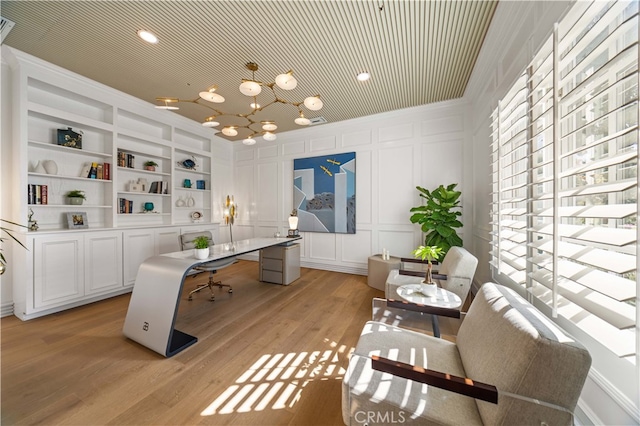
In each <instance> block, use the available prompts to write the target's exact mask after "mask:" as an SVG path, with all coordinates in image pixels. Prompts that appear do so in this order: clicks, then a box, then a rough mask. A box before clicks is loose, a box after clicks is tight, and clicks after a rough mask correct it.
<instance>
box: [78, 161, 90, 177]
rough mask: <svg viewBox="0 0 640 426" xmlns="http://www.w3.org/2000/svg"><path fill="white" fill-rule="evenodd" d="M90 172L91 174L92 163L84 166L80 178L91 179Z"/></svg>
mask: <svg viewBox="0 0 640 426" xmlns="http://www.w3.org/2000/svg"><path fill="white" fill-rule="evenodd" d="M89 172H91V163H85V165H84V166H82V170H80V177H83V178H86V177H89Z"/></svg>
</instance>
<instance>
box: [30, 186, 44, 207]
mask: <svg viewBox="0 0 640 426" xmlns="http://www.w3.org/2000/svg"><path fill="white" fill-rule="evenodd" d="M27 187H28V188H27V203H29V204H49V189H48V187H47V185H33V184H29V185H27Z"/></svg>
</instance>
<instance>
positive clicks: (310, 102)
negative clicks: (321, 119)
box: [304, 96, 323, 111]
mask: <svg viewBox="0 0 640 426" xmlns="http://www.w3.org/2000/svg"><path fill="white" fill-rule="evenodd" d="M322 105H323V104H322V100H320V97H319V96H309V97H308V98H306V99H305V100H304V106H306V107H307V108H308V109H310V110H311V111H318V110H319V109H322Z"/></svg>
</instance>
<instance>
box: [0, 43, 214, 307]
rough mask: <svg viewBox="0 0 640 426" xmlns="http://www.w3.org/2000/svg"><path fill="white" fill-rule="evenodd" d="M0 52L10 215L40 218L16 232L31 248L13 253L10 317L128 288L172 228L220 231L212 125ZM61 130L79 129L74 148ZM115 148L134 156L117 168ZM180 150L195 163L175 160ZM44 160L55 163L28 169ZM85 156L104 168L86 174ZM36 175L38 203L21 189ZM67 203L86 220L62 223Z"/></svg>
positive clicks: (175, 232) (172, 238)
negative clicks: (4, 72) (5, 82)
mask: <svg viewBox="0 0 640 426" xmlns="http://www.w3.org/2000/svg"><path fill="white" fill-rule="evenodd" d="M2 53H3V58H5V59H6V60H7V61H8V63H9V64H10V68H11V76H10V78H11V79H12V86H11V87H12V93H11V105H12V135H13V141H12V142H13V147H14V149H13V151H12V155H13V159H12V160H13V161H12V163H13V165H12V168H13V170H14V171H15V173H14V176H13V179H12V180H13V182H11V184H12V185H11V186H12V187H13V188H14V189H13V191H14V199H15V200H16V201H17V202H16V203H15V205H13V206H12V215H11V216H12V218H13V219H14V220H17V221H19V222H21V223H25V224H26V222H27V218H28V216H29V214H30V212H33V217H32V219H33V220H36V221H37V223H38V227H39V228H38V230H26V229H24V230H23V229H21V230H20V231H18V238H19V239H20V240H21V241H22V242H24V244H25V245H26V246H27V247H28V248H29V251H28V252H27V251H16V253H15V255H13V256H12V260H14V262H13V267H12V268H11V269H12V271H13V272H12V273H13V274H14V276H13V280H12V282H13V286H14V288H13V296H14V305H15V308H14V313H15V314H16V315H17V316H18V317H20V318H22V319H29V318H33V317H37V316H41V315H45V314H47V313H51V312H56V311H60V310H63V309H67V308H69V307H72V306H78V305H82V304H85V303H89V302H92V301H95V300H99V299H102V298H106V297H110V296H113V295H116V294H121V293H124V292H127V291H131V288H132V286H133V283H134V282H135V276H136V274H137V269H138V266H139V264H140V263H142V262H143V261H144V260H145V259H146V258H147V257H149V256H153V255H157V254H160V253H165V252H169V251H176V250H179V249H180V247H179V244H178V241H179V235H180V234H181V233H183V232H186V231H194V230H199V229H207V230H211V231H213V233H214V236H217V234H218V223H215V222H213V219H214V217H213V216H214V215H213V212H214V209H213V203H214V197H213V196H212V193H214V189H213V186H212V185H213V183H214V182H213V179H212V177H213V176H214V173H213V172H214V170H213V164H214V162H213V152H214V149H213V145H214V138H213V133H212V132H211V130H210V129H205V128H203V127H202V126H200V125H199V124H198V123H195V122H192V121H190V120H186V119H184V118H183V117H180V116H177V115H176V114H173V113H171V112H168V111H161V110H158V109H155V108H154V107H153V106H152V105H150V104H148V103H146V102H143V101H140V100H138V99H135V98H132V97H130V96H128V95H125V94H123V93H121V92H118V91H116V90H114V89H111V88H108V87H106V86H103V85H100V84H98V83H96V82H93V81H91V80H88V79H86V78H84V77H81V76H78V75H76V74H73V73H71V72H68V71H66V70H63V69H61V68H58V67H55V66H53V65H51V64H48V63H46V62H43V61H41V60H39V59H37V58H34V57H32V56H30V55H27V54H24V53H22V52H19V51H16V50H14V49H11V48H9V47H7V46H2ZM3 96H4V94H3ZM68 128H71V129H72V130H73V131H75V132H79V133H81V134H82V146H81V148H80V147H66V146H62V145H58V142H57V131H58V130H59V129H68ZM215 143H218V144H220V143H225V142H223V141H220V140H218V141H216V142H215ZM121 152H122V153H126V154H128V155H130V156H132V157H133V158H134V161H133V162H132V163H130V164H128V166H126V165H125V167H122V166H119V163H118V159H119V153H121ZM187 159H191V160H193V161H195V163H196V166H195V167H194V168H193V169H187V168H185V167H184V166H183V165H182V164H183V162H184V160H187ZM45 161H53V162H54V163H55V165H56V166H57V167H54V168H53V169H55V168H57V171H56V170H53V171H52V168H49V170H48V173H47V172H46V171H45V172H43V170H42V168H41V167H37V166H38V164H39V163H40V164H43V163H44V162H45ZM147 161H153V162H155V163H157V164H158V166H157V167H156V168H155V170H154V171H150V170H145V168H144V163H145V162H147ZM92 163H97V164H101V165H103V173H104V164H109V169H110V176H109V177H108V178H104V177H103V178H102V179H95V178H88V177H86V176H84V174H85V173H83V169H84V168H85V166H86V165H87V164H88V165H91V164H92ZM49 164H51V163H49ZM186 179H188V180H189V181H190V182H191V187H190V188H187V187H186V186H188V185H186V186H185V180H186ZM145 181H146V187H145V188H144V190H142V184H141V183H142V182H145ZM153 182H163V184H162V187H163V188H164V189H165V191H164V193H152V192H149V189H150V188H151V185H152V183H153ZM198 183H200V188H201V189H199V188H198ZM35 185H38V186H40V188H42V187H43V186H46V189H47V191H46V192H47V203H46V204H42V200H39V202H38V201H36V200H33V199H30V198H29V188H30V186H31V188H32V189H33V188H34V187H35ZM71 190H81V191H84V193H85V195H86V200H85V201H84V203H83V204H82V205H70V204H69V200H68V199H67V197H66V194H67V193H68V192H69V191H71ZM218 197H220V196H219V195H218ZM121 199H126V200H130V201H131V203H130V207H131V208H130V209H128V210H130V212H127V213H123V212H121ZM151 205H152V206H153V207H152V208H149V207H150V206H151ZM74 212H82V213H84V214H85V215H86V219H87V222H88V228H83V229H78V228H73V227H71V229H70V227H69V225H68V220H67V215H68V213H74Z"/></svg>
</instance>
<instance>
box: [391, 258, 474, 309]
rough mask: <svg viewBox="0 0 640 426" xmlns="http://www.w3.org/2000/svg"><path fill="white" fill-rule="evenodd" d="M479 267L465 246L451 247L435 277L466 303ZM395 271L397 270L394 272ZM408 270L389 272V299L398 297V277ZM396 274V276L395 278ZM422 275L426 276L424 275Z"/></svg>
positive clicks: (441, 285)
mask: <svg viewBox="0 0 640 426" xmlns="http://www.w3.org/2000/svg"><path fill="white" fill-rule="evenodd" d="M477 267H478V259H477V258H476V257H475V256H474V255H472V254H471V253H469V251H467V249H465V248H464V247H451V248H450V249H449V251H448V252H447V254H446V255H445V257H444V259H442V263H441V264H440V265H439V267H437V268H436V270H435V271H434V276H433V278H434V279H435V280H436V282H437V283H438V285H439V286H440V287H442V288H444V289H445V290H449V291H450V292H452V293H455V294H456V295H458V297H459V298H460V299H461V300H462V303H464V301H465V299H466V298H467V296H468V294H469V289H470V287H471V282H472V281H473V276H474V275H475V273H476V268H477ZM394 271H395V272H394ZM407 272H408V271H406V270H403V269H400V270H397V271H396V270H393V271H391V273H389V277H388V278H387V283H386V285H385V292H384V293H385V297H386V298H387V299H397V298H398V293H397V289H398V287H399V286H400V285H402V284H401V281H399V280H398V279H397V278H401V277H400V276H401V275H405V274H407ZM394 274H395V278H396V279H394ZM421 277H424V276H423V275H422V276H421ZM456 278H463V279H462V280H456ZM415 279H416V282H420V281H421V278H420V279H418V277H415Z"/></svg>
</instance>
